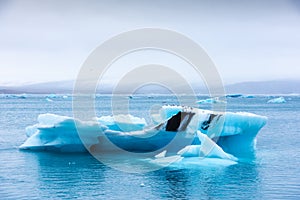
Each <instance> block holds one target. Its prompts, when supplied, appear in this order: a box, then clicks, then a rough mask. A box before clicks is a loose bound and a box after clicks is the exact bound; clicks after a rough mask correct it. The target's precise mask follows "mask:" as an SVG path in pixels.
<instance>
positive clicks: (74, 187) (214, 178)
mask: <svg viewBox="0 0 300 200" xmlns="http://www.w3.org/2000/svg"><path fill="white" fill-rule="evenodd" d="M205 98H207V97H199V100H200V99H205ZM285 99H286V103H280V104H276V103H274V104H270V103H267V101H268V100H270V97H266V96H260V97H254V98H228V100H227V101H228V104H227V108H226V109H227V110H228V111H246V112H252V113H255V114H259V115H264V116H267V117H268V122H267V125H266V126H265V127H264V128H263V129H262V130H261V131H260V132H259V134H258V136H257V150H256V157H255V158H254V159H253V160H251V161H248V162H242V163H238V164H237V165H232V166H227V167H224V166H214V167H191V168H182V169H180V168H171V167H167V168H163V169H160V170H158V171H153V172H148V173H145V174H134V173H133V174H132V173H125V172H121V171H118V170H115V169H112V168H110V167H109V166H106V165H104V164H102V163H101V162H99V161H98V160H97V159H95V158H94V157H93V156H91V155H89V154H87V153H57V152H56V153H55V152H32V151H20V150H19V149H18V147H19V146H20V145H21V144H22V143H23V142H24V141H25V140H26V138H27V137H26V134H25V128H26V126H29V125H33V124H35V123H36V122H37V117H38V115H39V114H42V113H54V114H59V115H66V116H72V99H71V98H70V97H69V98H65V97H64V98H62V97H58V98H51V100H52V101H49V100H47V99H46V97H45V95H28V96H27V97H26V98H16V97H11V96H8V97H7V96H5V95H3V96H0V158H1V159H0V198H1V199H76V198H77V199H299V198H300V153H299V152H300V143H299V142H300V141H299V136H300V97H298V96H288V97H285ZM127 101H129V103H130V107H129V110H130V112H131V114H133V115H135V116H138V117H145V118H146V120H148V121H149V119H150V118H149V115H150V111H149V110H150V109H151V108H152V107H153V105H165V104H177V103H178V100H177V99H176V98H175V97H172V96H151V97H149V96H144V97H142V96H140V97H137V98H135V97H134V98H127V97H124V102H127ZM199 106H200V107H201V108H210V105H209V104H203V105H199ZM96 110H97V116H101V115H109V114H111V110H110V97H109V96H99V97H97V98H96ZM125 164H126V163H125Z"/></svg>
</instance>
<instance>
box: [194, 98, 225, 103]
mask: <svg viewBox="0 0 300 200" xmlns="http://www.w3.org/2000/svg"><path fill="white" fill-rule="evenodd" d="M197 103H198V104H213V103H226V102H225V101H222V100H219V98H209V99H202V100H199V101H197Z"/></svg>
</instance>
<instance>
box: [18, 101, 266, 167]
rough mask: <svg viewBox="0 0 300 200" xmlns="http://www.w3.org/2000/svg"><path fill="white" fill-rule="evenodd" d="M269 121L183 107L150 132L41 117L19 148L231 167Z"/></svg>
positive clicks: (137, 122) (126, 124) (109, 120)
mask: <svg viewBox="0 0 300 200" xmlns="http://www.w3.org/2000/svg"><path fill="white" fill-rule="evenodd" d="M266 121H267V118H266V117H263V116H259V115H255V114H251V113H242V112H240V113H232V112H226V113H218V112H214V111H209V110H202V109H197V108H187V107H182V106H163V107H162V108H161V110H160V112H159V114H157V115H154V116H153V122H154V125H153V126H152V127H149V126H147V123H146V121H145V119H143V118H138V117H134V116H132V115H117V116H102V117H100V118H96V119H93V120H90V121H81V120H78V119H74V118H71V117H66V116H59V115H54V114H42V115H39V117H38V124H35V125H33V126H29V127H27V128H26V134H27V136H28V139H27V140H26V141H25V142H24V144H22V145H21V146H20V149H29V150H54V151H62V152H84V151H87V150H88V151H89V152H91V153H95V154H97V153H98V152H101V153H103V152H110V153H112V152H119V150H123V151H128V152H133V153H148V155H152V162H153V163H155V164H158V165H160V164H162V165H163V164H164V162H168V161H170V159H174V163H177V164H179V165H182V164H184V163H185V164H188V163H189V164H191V165H192V164H193V163H194V164H196V162H197V163H198V164H199V162H200V163H202V162H204V163H202V164H203V165H206V164H207V163H209V162H212V159H217V160H218V162H220V163H223V164H225V165H227V164H234V163H236V162H237V160H238V158H239V157H240V156H245V155H247V154H251V153H253V151H254V149H255V138H256V135H257V133H258V131H259V130H260V129H261V128H262V127H263V126H264V125H265V123H266ZM151 153H153V154H151ZM155 155H156V156H155ZM191 158H192V159H191ZM204 159H205V160H206V161H204Z"/></svg>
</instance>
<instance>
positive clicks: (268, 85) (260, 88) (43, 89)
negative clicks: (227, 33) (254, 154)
mask: <svg viewBox="0 0 300 200" xmlns="http://www.w3.org/2000/svg"><path fill="white" fill-rule="evenodd" d="M73 86H74V81H71V80H70V81H58V82H46V83H37V84H28V85H22V86H0V93H5V94H20V93H32V94H47V93H58V94H63V93H72V92H73ZM125 87H126V86H125ZM179 87H180V86H179ZM112 90H113V86H112V85H105V86H101V87H99V88H98V89H97V92H98V93H106V94H109V93H112ZM225 90H226V93H227V94H292V93H296V94H300V80H275V81H258V82H242V83H235V84H230V85H226V86H225ZM196 91H197V92H199V93H207V92H205V91H206V90H205V89H204V87H203V88H199V87H198V88H197V89H196ZM143 92H144V93H165V92H166V90H165V89H160V88H158V87H153V88H152V89H151V87H148V88H147V89H146V90H144V91H143ZM183 92H184V91H183Z"/></svg>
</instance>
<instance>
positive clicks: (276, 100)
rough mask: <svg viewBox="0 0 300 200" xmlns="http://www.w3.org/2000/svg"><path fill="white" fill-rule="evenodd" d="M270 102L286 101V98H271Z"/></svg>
mask: <svg viewBox="0 0 300 200" xmlns="http://www.w3.org/2000/svg"><path fill="white" fill-rule="evenodd" d="M268 103H286V100H285V99H284V97H278V98H275V99H271V100H269V101H268Z"/></svg>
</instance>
